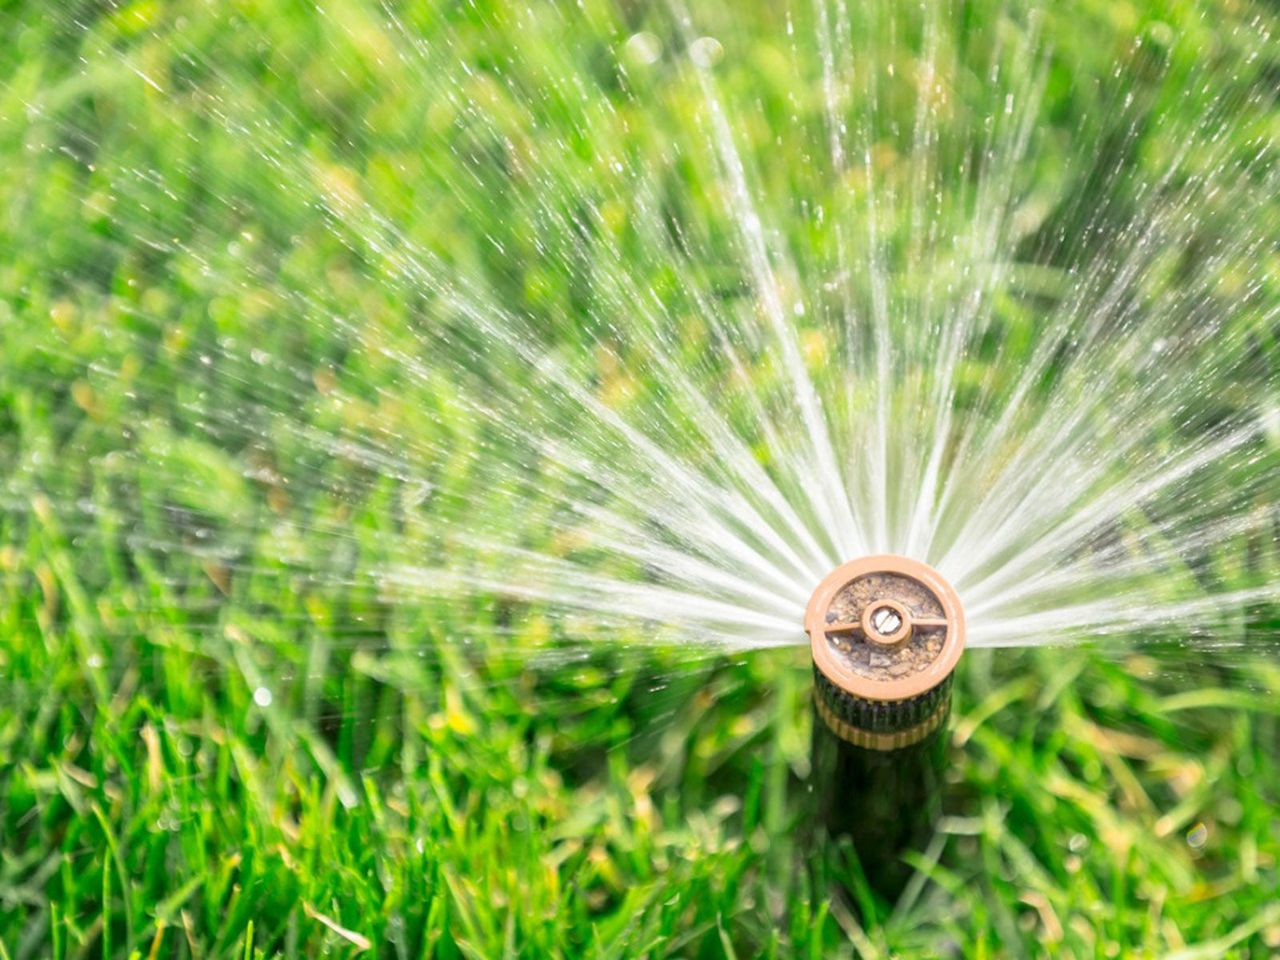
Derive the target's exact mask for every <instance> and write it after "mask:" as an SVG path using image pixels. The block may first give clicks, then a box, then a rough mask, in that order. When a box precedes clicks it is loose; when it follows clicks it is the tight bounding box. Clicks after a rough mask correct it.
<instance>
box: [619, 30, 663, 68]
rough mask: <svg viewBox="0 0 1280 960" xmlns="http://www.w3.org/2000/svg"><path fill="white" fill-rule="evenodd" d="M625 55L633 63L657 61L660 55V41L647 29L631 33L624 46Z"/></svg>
mask: <svg viewBox="0 0 1280 960" xmlns="http://www.w3.org/2000/svg"><path fill="white" fill-rule="evenodd" d="M624 49H625V51H626V54H627V57H628V58H629V59H631V60H632V61H634V62H635V63H639V64H644V65H646V66H647V65H649V64H651V63H657V62H658V58H659V57H661V56H662V41H661V40H659V39H658V38H657V37H655V36H654V35H653V34H652V33H649V32H648V31H641V32H640V33H634V34H632V35H631V36H630V37H629V38H628V39H627V42H626V44H625V46H624Z"/></svg>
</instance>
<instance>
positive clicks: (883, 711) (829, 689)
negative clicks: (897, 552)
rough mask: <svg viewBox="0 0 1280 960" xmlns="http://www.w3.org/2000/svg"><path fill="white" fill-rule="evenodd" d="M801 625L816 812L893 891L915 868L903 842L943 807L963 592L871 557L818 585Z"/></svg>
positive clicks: (936, 577) (899, 563)
mask: <svg viewBox="0 0 1280 960" xmlns="http://www.w3.org/2000/svg"><path fill="white" fill-rule="evenodd" d="M805 631H806V632H807V633H808V634H809V641H810V646H811V650H812V654H813V675H814V713H815V717H814V725H813V733H814V736H813V775H814V783H815V794H816V798H817V803H818V812H819V822H820V824H821V826H822V827H824V828H825V830H826V831H827V833H828V835H829V836H831V837H832V838H838V837H848V838H849V839H850V840H851V841H852V843H853V847H854V849H855V850H856V852H857V855H858V861H859V863H860V865H861V867H862V870H863V872H864V874H865V876H866V877H867V880H868V881H869V882H870V883H871V885H872V886H873V887H875V888H876V889H877V890H878V891H879V892H881V893H882V894H883V895H885V896H890V897H892V896H895V895H896V893H897V892H898V891H899V890H900V888H901V885H902V883H903V882H905V880H906V878H907V876H909V871H908V870H907V869H906V867H905V865H904V864H903V863H902V862H901V855H902V853H903V852H904V851H905V850H907V849H911V848H913V847H916V846H918V845H919V844H920V843H921V842H922V841H923V840H924V839H926V837H927V834H928V830H929V827H930V824H931V822H932V820H933V819H934V817H935V816H936V814H937V807H938V789H937V788H938V783H939V780H940V773H941V766H942V760H943V753H944V750H945V740H944V737H943V734H944V730H945V724H946V719H947V714H948V711H949V709H950V705H951V676H952V671H954V670H955V667H956V663H957V662H958V661H959V659H960V653H961V651H962V650H963V649H964V611H963V610H962V609H961V606H960V598H959V597H958V596H956V592H955V590H954V589H952V587H951V585H950V584H949V583H947V581H946V580H945V579H943V577H942V575H941V574H939V573H938V571H936V570H934V569H933V568H932V567H930V566H927V565H926V564H923V563H920V562H918V561H916V560H909V559H907V558H906V557H899V556H893V555H882V556H874V557H864V558H862V559H860V560H853V561H851V562H849V563H846V564H843V565H841V566H839V567H837V568H836V569H835V570H833V571H832V572H831V573H830V574H828V575H827V577H826V578H825V579H823V581H822V582H821V583H820V584H818V588H817V589H816V590H815V591H814V592H813V596H812V598H810V600H809V606H808V608H807V609H806V611H805Z"/></svg>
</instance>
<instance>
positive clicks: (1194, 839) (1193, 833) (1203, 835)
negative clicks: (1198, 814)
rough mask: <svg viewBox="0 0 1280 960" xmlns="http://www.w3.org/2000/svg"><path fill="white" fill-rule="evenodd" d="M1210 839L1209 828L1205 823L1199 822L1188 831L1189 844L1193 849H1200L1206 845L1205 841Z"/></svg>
mask: <svg viewBox="0 0 1280 960" xmlns="http://www.w3.org/2000/svg"><path fill="white" fill-rule="evenodd" d="M1208 839H1209V828H1208V827H1206V826H1205V825H1204V824H1203V823H1197V824H1196V825H1195V826H1194V827H1192V828H1191V829H1190V830H1188V831H1187V845H1188V846H1190V847H1192V848H1193V849H1196V850H1199V849H1200V848H1201V847H1203V846H1204V844H1205V841H1206V840H1208Z"/></svg>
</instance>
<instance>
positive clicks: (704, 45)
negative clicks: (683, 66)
mask: <svg viewBox="0 0 1280 960" xmlns="http://www.w3.org/2000/svg"><path fill="white" fill-rule="evenodd" d="M723 56H724V46H723V45H721V43H720V41H719V40H717V39H716V38H715V37H699V38H698V39H697V40H695V41H693V43H691V44H689V59H691V60H692V61H693V62H694V64H695V65H697V66H699V67H703V68H706V67H714V66H715V65H716V64H717V63H719V62H720V58H721V57H723Z"/></svg>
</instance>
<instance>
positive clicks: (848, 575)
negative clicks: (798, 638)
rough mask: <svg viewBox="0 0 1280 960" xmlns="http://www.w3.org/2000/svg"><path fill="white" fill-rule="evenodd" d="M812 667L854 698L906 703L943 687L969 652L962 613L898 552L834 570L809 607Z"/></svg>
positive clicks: (947, 591) (950, 591)
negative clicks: (960, 660) (815, 667)
mask: <svg viewBox="0 0 1280 960" xmlns="http://www.w3.org/2000/svg"><path fill="white" fill-rule="evenodd" d="M804 626H805V631H806V632H807V633H808V634H809V642H810V648H811V650H812V653H813V662H814V664H815V665H816V666H817V668H818V669H819V670H820V671H821V672H822V674H823V676H825V677H826V678H827V679H828V680H830V681H831V683H832V684H834V685H835V686H836V687H838V688H839V689H841V690H843V691H844V692H845V693H847V694H849V695H850V696H854V697H859V698H862V699H864V700H872V701H882V702H883V701H897V700H907V699H910V698H912V697H917V696H920V695H921V694H924V693H927V692H928V691H930V690H932V689H934V688H935V687H937V686H938V684H940V683H942V682H943V681H944V680H946V678H947V677H948V676H949V675H950V674H951V672H952V670H954V669H955V666H956V662H957V661H958V660H959V659H960V653H961V651H962V650H963V649H964V610H963V608H962V607H961V605H960V598H959V597H958V596H957V595H956V592H955V590H954V588H952V586H951V584H949V583H948V582H947V581H946V579H945V578H944V577H943V576H942V574H940V573H938V571H937V570H935V569H933V568H932V567H930V566H929V565H927V564H924V563H921V562H920V561H918V560H911V559H909V558H908V557H900V556H897V555H894V554H881V555H878V556H871V557H862V558H861V559H858V560H851V561H850V562H848V563H845V564H841V565H840V566H839V567H837V568H836V569H835V570H833V571H831V573H829V574H828V575H827V576H826V577H825V578H824V579H823V581H822V582H821V583H820V584H818V588H817V589H816V590H815V591H814V592H813V596H812V597H811V598H810V600H809V605H808V607H807V608H806V610H805V620H804Z"/></svg>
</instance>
